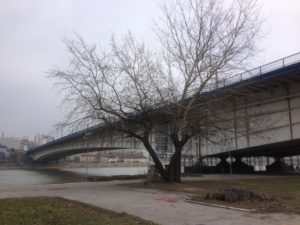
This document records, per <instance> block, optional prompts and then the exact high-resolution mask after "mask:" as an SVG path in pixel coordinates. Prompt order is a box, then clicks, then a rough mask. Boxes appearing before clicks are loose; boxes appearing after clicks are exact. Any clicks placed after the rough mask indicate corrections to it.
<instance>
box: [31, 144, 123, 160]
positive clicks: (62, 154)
mask: <svg viewBox="0 0 300 225" xmlns="http://www.w3.org/2000/svg"><path fill="white" fill-rule="evenodd" d="M120 149H126V148H117V147H90V148H88V149H87V148H76V149H72V150H70V149H68V150H60V151H59V152H52V153H49V154H47V155H44V156H42V157H40V158H38V159H36V160H34V161H35V162H37V163H45V162H49V161H56V160H59V159H61V158H65V157H67V156H70V155H76V154H80V153H88V152H95V151H99V152H100V151H108V150H120Z"/></svg>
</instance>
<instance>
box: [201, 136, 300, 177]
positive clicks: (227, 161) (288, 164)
mask: <svg viewBox="0 0 300 225" xmlns="http://www.w3.org/2000/svg"><path fill="white" fill-rule="evenodd" d="M299 156H300V138H299V139H293V140H288V141H282V142H277V143H271V144H266V145H260V146H254V147H248V148H244V149H238V150H232V151H227V152H221V153H216V154H211V155H206V156H204V157H202V160H201V161H202V162H203V164H201V168H202V171H203V172H208V173H231V172H233V173H253V172H255V171H260V172H263V171H265V172H267V173H282V172H287V173H291V172H297V173H299V172H300V157H299Z"/></svg>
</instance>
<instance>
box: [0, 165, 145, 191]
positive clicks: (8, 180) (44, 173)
mask: <svg viewBox="0 0 300 225" xmlns="http://www.w3.org/2000/svg"><path fill="white" fill-rule="evenodd" d="M146 173H147V168H146V167H116V168H88V176H112V175H140V174H146ZM85 179H86V168H74V169H34V170H23V169H4V170H0V187H1V186H2V187H3V186H21V185H36V184H56V183H72V182H84V181H85Z"/></svg>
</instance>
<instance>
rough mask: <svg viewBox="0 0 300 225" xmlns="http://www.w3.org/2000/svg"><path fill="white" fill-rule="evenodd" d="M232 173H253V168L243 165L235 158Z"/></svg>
mask: <svg viewBox="0 0 300 225" xmlns="http://www.w3.org/2000/svg"><path fill="white" fill-rule="evenodd" d="M232 171H233V172H234V173H253V172H254V167H253V166H250V165H248V164H246V163H244V162H243V161H242V158H241V157H235V161H234V162H233V163H232Z"/></svg>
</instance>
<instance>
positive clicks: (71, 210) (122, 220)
mask: <svg viewBox="0 0 300 225" xmlns="http://www.w3.org/2000/svg"><path fill="white" fill-rule="evenodd" d="M0 224H1V225H155V223H153V222H150V221H145V220H142V219H140V218H137V217H134V216H130V215H128V214H126V213H115V212H112V211H109V210H104V209H101V208H97V207H93V206H89V205H85V204H82V203H79V202H75V201H70V200H65V199H62V198H50V197H34V198H8V199H0Z"/></svg>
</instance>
